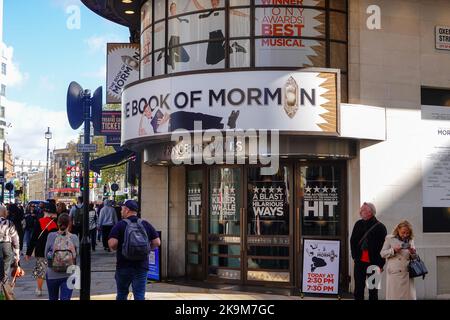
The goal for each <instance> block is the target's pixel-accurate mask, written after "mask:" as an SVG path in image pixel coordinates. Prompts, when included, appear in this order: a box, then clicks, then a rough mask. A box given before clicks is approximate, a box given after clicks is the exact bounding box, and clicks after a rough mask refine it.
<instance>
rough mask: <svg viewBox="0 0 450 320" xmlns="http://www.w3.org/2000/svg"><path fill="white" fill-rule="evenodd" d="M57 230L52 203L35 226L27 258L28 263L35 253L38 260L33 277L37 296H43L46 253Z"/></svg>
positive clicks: (54, 208) (46, 207) (46, 206)
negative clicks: (49, 237)
mask: <svg viewBox="0 0 450 320" xmlns="http://www.w3.org/2000/svg"><path fill="white" fill-rule="evenodd" d="M57 229H58V226H57V224H56V207H55V205H54V204H52V203H47V204H46V205H45V208H44V217H43V218H41V219H39V220H38V223H36V225H35V228H34V231H33V236H32V238H31V241H30V247H29V248H27V253H26V256H25V260H26V261H28V260H30V258H31V255H32V254H33V252H34V257H35V258H36V266H35V268H34V270H33V277H34V278H35V279H36V282H37V288H36V295H37V296H42V286H43V284H44V280H45V276H46V273H47V258H46V255H45V252H44V251H45V245H46V243H47V238H48V234H49V233H50V232H53V231H56V230H57Z"/></svg>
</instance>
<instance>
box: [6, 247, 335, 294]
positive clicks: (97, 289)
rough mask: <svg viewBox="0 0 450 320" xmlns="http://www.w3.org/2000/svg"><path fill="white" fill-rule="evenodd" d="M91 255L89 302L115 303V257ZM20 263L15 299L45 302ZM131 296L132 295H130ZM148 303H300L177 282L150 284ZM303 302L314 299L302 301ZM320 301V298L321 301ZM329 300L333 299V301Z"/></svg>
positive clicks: (28, 269)
mask: <svg viewBox="0 0 450 320" xmlns="http://www.w3.org/2000/svg"><path fill="white" fill-rule="evenodd" d="M91 254H92V266H91V270H92V273H91V299H92V300H115V298H116V283H115V280H114V273H115V262H116V254H115V253H112V252H106V251H104V250H103V248H102V247H101V245H100V246H98V247H97V250H96V251H95V252H91ZM23 258H24V257H22V261H21V265H22V267H23V268H24V269H25V272H26V275H25V277H23V278H21V279H18V281H17V283H16V288H15V291H14V292H15V294H16V298H17V299H18V300H47V299H48V294H47V286H46V284H45V283H44V287H43V289H44V290H43V295H42V296H41V297H37V296H36V294H35V290H36V281H35V280H34V278H33V276H32V270H33V268H34V265H35V260H34V258H32V259H31V260H30V261H28V262H25V259H23ZM79 296H80V291H79V290H74V292H73V296H72V299H74V300H76V299H79ZM130 296H131V294H130ZM146 299H148V300H302V299H301V298H300V297H298V296H288V295H277V294H262V293H250V292H242V291H235V290H233V286H230V289H209V288H200V287H193V286H187V285H180V284H176V283H149V284H147V289H146ZM304 299H305V300H309V299H314V300H315V298H304ZM321 299H323V298H321ZM332 300H335V299H334V298H333V299H332Z"/></svg>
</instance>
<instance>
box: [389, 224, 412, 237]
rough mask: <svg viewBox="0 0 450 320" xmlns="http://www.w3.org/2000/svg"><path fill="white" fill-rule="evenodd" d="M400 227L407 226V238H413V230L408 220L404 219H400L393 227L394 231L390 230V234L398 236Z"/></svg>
mask: <svg viewBox="0 0 450 320" xmlns="http://www.w3.org/2000/svg"><path fill="white" fill-rule="evenodd" d="M401 228H408V229H409V238H410V239H413V238H414V231H413V228H412V224H411V223H409V222H408V221H406V220H403V221H401V222H400V223H399V224H398V225H397V226H396V227H395V228H394V231H392V234H393V235H394V236H395V237H398V236H399V231H400V229H401Z"/></svg>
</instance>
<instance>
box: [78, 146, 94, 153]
mask: <svg viewBox="0 0 450 320" xmlns="http://www.w3.org/2000/svg"><path fill="white" fill-rule="evenodd" d="M77 152H78V153H84V152H88V153H96V152H97V145H96V144H77Z"/></svg>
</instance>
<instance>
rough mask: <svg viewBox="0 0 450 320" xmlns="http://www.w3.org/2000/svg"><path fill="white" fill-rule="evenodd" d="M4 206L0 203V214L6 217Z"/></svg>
mask: <svg viewBox="0 0 450 320" xmlns="http://www.w3.org/2000/svg"><path fill="white" fill-rule="evenodd" d="M6 211H7V210H6V207H5V206H4V205H3V204H0V216H1V217H6Z"/></svg>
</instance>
